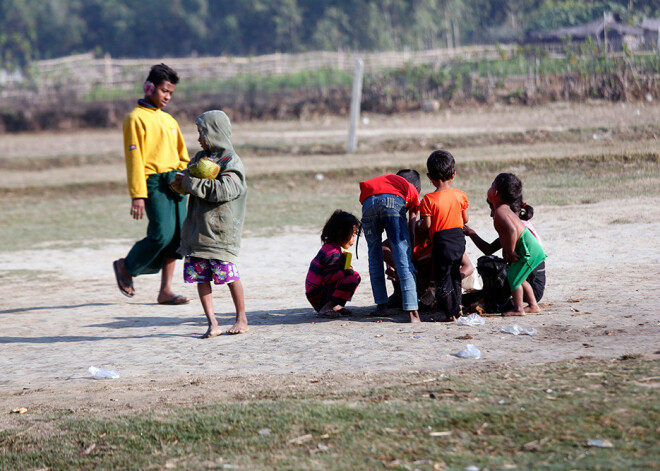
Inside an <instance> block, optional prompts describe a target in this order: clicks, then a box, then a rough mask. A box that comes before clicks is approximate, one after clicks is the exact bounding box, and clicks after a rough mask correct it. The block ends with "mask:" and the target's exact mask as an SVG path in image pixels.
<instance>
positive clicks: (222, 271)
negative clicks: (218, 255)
mask: <svg viewBox="0 0 660 471" xmlns="http://www.w3.org/2000/svg"><path fill="white" fill-rule="evenodd" d="M240 279H241V277H240V275H239V274H238V268H237V267H236V265H234V264H233V263H231V262H223V261H221V260H215V259H208V258H199V257H191V256H186V258H185V259H184V260H183V281H185V282H186V283H207V282H211V281H213V283H215V284H216V285H222V284H224V283H231V282H232V281H237V280H240Z"/></svg>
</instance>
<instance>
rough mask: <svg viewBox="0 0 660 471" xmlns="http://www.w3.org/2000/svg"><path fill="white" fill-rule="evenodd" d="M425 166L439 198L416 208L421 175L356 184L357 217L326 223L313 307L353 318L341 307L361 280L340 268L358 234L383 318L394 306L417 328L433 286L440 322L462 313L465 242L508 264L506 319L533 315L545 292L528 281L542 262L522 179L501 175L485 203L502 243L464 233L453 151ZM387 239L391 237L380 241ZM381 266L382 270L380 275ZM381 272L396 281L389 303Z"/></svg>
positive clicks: (313, 276)
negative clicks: (500, 255)
mask: <svg viewBox="0 0 660 471" xmlns="http://www.w3.org/2000/svg"><path fill="white" fill-rule="evenodd" d="M426 166H427V171H428V173H427V176H428V178H429V180H430V181H431V183H432V184H433V186H434V187H435V191H433V192H431V193H428V194H426V195H425V196H424V197H423V198H422V199H421V201H420V192H421V179H420V175H419V173H418V172H417V171H415V170H411V169H405V170H401V171H399V172H398V173H397V174H396V175H389V174H388V175H381V176H378V177H376V178H373V179H370V180H367V181H363V182H361V183H360V203H361V204H362V219H361V220H358V219H357V218H356V217H355V216H353V215H352V214H350V213H347V212H345V211H341V210H337V211H335V212H334V214H333V215H332V216H331V217H330V219H328V221H327V222H326V224H325V226H324V228H323V232H322V235H321V240H322V242H323V246H322V247H321V250H320V251H319V253H318V255H317V256H316V258H314V260H313V261H312V263H311V265H310V269H309V272H308V275H307V280H306V283H305V291H306V294H307V298H308V300H309V301H310V303H311V305H312V307H314V309H315V310H316V311H317V312H318V313H319V314H321V315H324V316H331V317H334V316H337V315H341V314H348V313H349V312H348V310H347V309H346V308H345V307H344V306H345V304H346V302H347V301H349V300H350V299H351V298H352V296H353V294H354V293H355V290H356V289H357V286H358V284H359V282H360V277H359V275H358V274H357V273H356V272H355V271H354V270H353V269H352V267H350V266H348V265H346V264H345V259H346V256H345V255H343V254H342V249H344V250H346V249H348V248H349V247H350V246H352V245H353V243H354V240H355V236H356V234H357V235H358V236H359V233H360V230H362V231H364V236H365V239H366V241H367V246H368V256H369V275H370V279H371V288H372V292H373V297H374V301H375V303H376V309H375V311H374V312H373V314H374V315H382V314H384V313H385V312H386V311H387V309H388V308H390V307H392V306H393V305H397V306H400V307H401V308H402V309H403V311H405V312H406V313H407V314H408V316H409V318H410V321H411V322H420V317H419V312H418V308H419V305H418V303H419V299H418V298H419V295H420V293H421V292H424V290H425V289H426V287H427V286H428V285H429V284H431V283H430V282H431V280H432V281H433V282H434V283H433V284H434V287H435V304H434V305H435V309H436V311H437V312H438V316H439V318H440V319H441V320H447V321H453V320H456V318H457V317H458V316H460V315H461V314H462V307H463V306H462V280H463V279H464V278H465V277H466V276H468V275H470V274H471V272H472V271H473V270H474V267H473V265H472V264H471V262H470V260H469V258H468V257H467V255H466V254H465V236H468V237H470V238H471V239H472V240H473V241H474V243H475V244H476V245H477V247H478V248H479V249H481V250H482V251H483V252H484V253H485V254H492V253H493V252H495V251H496V250H498V249H500V248H501V249H502V252H503V256H504V259H505V260H506V262H508V263H507V264H508V269H507V280H508V284H509V288H510V292H511V300H512V305H511V306H509V307H510V308H509V309H508V310H507V311H506V312H504V313H503V315H505V316H521V315H525V313H526V312H539V311H540V308H539V306H538V302H537V299H540V296H539V294H540V295H542V294H543V291H542V286H541V287H540V293H539V289H538V288H539V284H540V283H538V281H540V279H538V278H537V280H536V281H537V282H534V280H533V278H534V275H535V274H537V273H538V272H539V267H540V266H542V265H543V264H544V260H545V258H546V255H545V252H544V251H543V247H542V245H541V241H540V238H539V237H538V234H537V233H536V232H535V231H534V228H533V227H532V226H531V224H530V223H529V221H528V219H530V218H531V215H532V214H533V208H532V207H531V206H528V205H526V204H525V203H524V202H523V199H522V182H521V181H520V179H519V178H518V177H517V176H516V175H514V174H512V173H501V174H499V175H498V176H497V177H496V178H495V180H494V181H493V183H492V185H491V187H490V188H489V189H488V192H487V201H488V204H489V205H490V207H491V217H492V218H493V225H494V227H495V230H496V231H497V233H498V236H499V237H498V238H497V239H496V240H495V241H493V242H492V243H490V244H489V243H487V242H485V241H484V240H483V239H481V238H480V237H479V236H478V235H477V233H476V232H475V231H474V230H473V229H472V228H470V227H469V226H467V222H468V213H467V209H468V206H469V203H468V198H467V195H466V194H465V193H464V192H463V191H461V190H459V189H457V188H454V187H452V186H451V184H452V181H453V179H454V177H455V176H456V169H455V161H454V157H453V156H452V155H451V153H449V152H447V151H445V150H437V151H435V152H433V153H432V154H431V155H430V156H429V157H428V159H427V162H426ZM418 216H419V218H418ZM383 232H385V233H386V235H387V240H386V241H385V242H383V241H382V235H383ZM384 262H386V263H387V265H388V267H389V269H388V270H384V266H383V264H384ZM386 273H387V274H388V275H389V276H390V278H392V279H393V280H395V294H394V295H393V296H392V297H388V296H387V288H386V282H385V274H386ZM528 278H529V280H528ZM530 281H531V283H530ZM533 285H534V286H533ZM542 285H543V286H544V285H545V279H543V282H542ZM420 288H422V289H421V290H420ZM525 303H526V305H525Z"/></svg>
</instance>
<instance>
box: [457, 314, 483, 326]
mask: <svg viewBox="0 0 660 471" xmlns="http://www.w3.org/2000/svg"><path fill="white" fill-rule="evenodd" d="M456 323H457V324H458V325H483V324H485V323H486V320H485V319H484V318H483V317H481V316H480V315H479V314H477V313H476V312H475V313H473V314H470V315H469V316H461V317H459V318H458V319H457V320H456Z"/></svg>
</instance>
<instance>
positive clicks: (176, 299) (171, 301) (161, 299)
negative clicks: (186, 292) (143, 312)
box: [158, 294, 190, 306]
mask: <svg viewBox="0 0 660 471" xmlns="http://www.w3.org/2000/svg"><path fill="white" fill-rule="evenodd" d="M189 302H190V298H186V297H185V296H183V295H181V294H175V295H174V296H170V297H169V298H168V297H165V296H164V295H162V294H160V295H158V304H167V305H170V306H178V305H180V304H188V303H189Z"/></svg>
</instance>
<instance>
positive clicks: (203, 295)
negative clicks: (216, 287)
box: [197, 281, 222, 339]
mask: <svg viewBox="0 0 660 471" xmlns="http://www.w3.org/2000/svg"><path fill="white" fill-rule="evenodd" d="M197 293H198V294H199V300H200V302H201V303H202V308H203V309H204V314H205V315H206V320H207V321H208V323H209V328H208V330H207V331H206V333H205V334H204V335H202V338H203V339H208V338H211V337H217V336H218V335H220V334H222V331H221V330H220V328H219V327H218V320H217V319H216V318H215V312H213V289H212V288H211V283H210V282H208V281H207V282H204V283H198V284H197Z"/></svg>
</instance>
